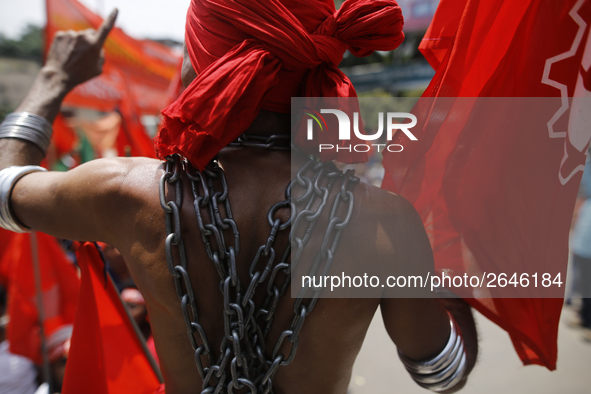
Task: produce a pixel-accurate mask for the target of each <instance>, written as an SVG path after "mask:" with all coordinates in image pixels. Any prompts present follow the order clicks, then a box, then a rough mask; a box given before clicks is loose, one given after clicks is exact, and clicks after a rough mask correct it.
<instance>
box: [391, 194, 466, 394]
mask: <svg viewBox="0 0 591 394" xmlns="http://www.w3.org/2000/svg"><path fill="white" fill-rule="evenodd" d="M396 206H397V212H399V216H398V217H397V221H396V226H395V227H394V228H392V230H391V231H392V233H393V234H392V239H394V240H395V245H396V246H395V247H396V258H397V267H400V268H399V270H398V272H399V273H400V274H402V275H418V276H422V277H425V275H426V274H427V272H431V273H434V263H433V253H432V251H431V245H430V243H429V240H428V238H427V235H426V233H425V229H424V227H423V224H422V222H421V219H420V217H419V215H418V214H417V212H416V211H415V210H414V208H413V207H412V205H411V204H410V203H408V202H406V201H405V200H403V199H401V198H399V200H398V201H397V204H396ZM392 295H393V294H391V293H390V294H389V293H388V291H386V292H385V293H384V297H383V298H382V301H381V303H380V308H381V312H382V318H383V320H384V324H385V326H386V330H387V331H388V334H389V335H390V338H391V339H392V341H393V342H394V343H395V344H396V346H397V347H398V350H399V352H400V353H402V354H403V355H404V358H406V359H407V360H410V361H411V362H415V361H416V362H425V361H429V360H433V359H434V358H436V357H437V356H438V355H445V349H446V346H447V345H448V342H449V341H450V332H451V329H450V328H451V325H450V318H449V314H451V316H453V320H455V324H456V325H457V326H456V327H459V331H460V332H461V337H462V338H463V343H464V347H465V349H466V365H465V373H464V376H463V378H462V379H461V380H460V381H459V382H458V383H456V384H455V385H454V386H453V387H451V388H449V389H448V390H445V391H441V392H445V393H453V392H455V391H458V390H459V389H460V388H462V387H463V386H464V384H465V382H466V380H467V377H468V374H469V373H470V371H471V370H472V368H473V367H474V364H475V362H476V355H477V352H478V342H477V338H476V327H475V325H474V319H473V317H472V313H471V309H470V306H469V305H468V304H467V303H466V302H465V301H463V300H462V299H450V298H447V299H439V298H436V296H434V297H431V298H392ZM397 297H400V294H398V295H397ZM452 339H453V338H452Z"/></svg>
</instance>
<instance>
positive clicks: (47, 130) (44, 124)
mask: <svg viewBox="0 0 591 394" xmlns="http://www.w3.org/2000/svg"><path fill="white" fill-rule="evenodd" d="M52 133H53V128H52V127H51V123H49V122H48V121H47V119H45V118H44V117H42V116H39V115H35V114H32V113H29V112H13V113H11V114H8V115H7V116H6V118H5V119H4V121H3V122H2V124H0V138H18V139H21V140H25V141H29V142H31V143H33V144H35V145H37V147H38V148H39V149H41V151H42V152H43V154H44V155H45V153H47V148H48V147H49V143H50V142H51V134H52Z"/></svg>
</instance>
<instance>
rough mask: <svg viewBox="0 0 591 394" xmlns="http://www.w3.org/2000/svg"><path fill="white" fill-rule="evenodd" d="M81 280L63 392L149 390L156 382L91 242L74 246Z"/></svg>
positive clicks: (98, 393) (95, 393)
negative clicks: (76, 249)
mask: <svg viewBox="0 0 591 394" xmlns="http://www.w3.org/2000/svg"><path fill="white" fill-rule="evenodd" d="M78 262H79V264H80V270H81V278H82V283H81V287H80V297H79V303H78V309H77V311H76V321H75V323H74V332H73V334H72V347H71V348H70V355H69V357H68V363H67V365H66V373H65V377H64V385H63V390H62V393H64V394H69V393H73V394H78V393H87V394H119V393H121V394H124V393H137V394H152V393H154V392H155V391H156V390H157V389H158V387H159V386H160V382H159V380H158V378H157V376H156V374H155V373H154V370H153V369H152V367H151V365H150V363H149V362H148V359H147V357H146V353H145V352H144V349H143V348H142V345H141V342H140V339H139V338H138V336H137V335H136V333H135V331H134V329H133V326H132V325H131V322H130V321H129V318H128V317H127V313H126V312H125V309H124V308H125V307H124V306H123V304H122V302H121V300H120V299H119V296H118V294H117V289H115V287H114V285H113V283H112V282H111V281H110V280H109V279H108V276H107V275H106V273H105V272H104V269H105V267H104V264H103V262H102V259H101V257H100V255H99V253H98V251H97V250H96V248H95V246H94V245H92V244H90V243H86V244H84V245H82V246H81V247H80V249H79V250H78Z"/></svg>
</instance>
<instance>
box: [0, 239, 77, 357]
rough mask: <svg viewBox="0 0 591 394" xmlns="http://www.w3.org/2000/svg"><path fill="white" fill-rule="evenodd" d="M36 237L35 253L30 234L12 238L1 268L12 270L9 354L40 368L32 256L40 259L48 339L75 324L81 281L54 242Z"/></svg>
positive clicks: (10, 273) (37, 317) (9, 295)
mask: <svg viewBox="0 0 591 394" xmlns="http://www.w3.org/2000/svg"><path fill="white" fill-rule="evenodd" d="M36 235H37V250H35V251H33V249H32V247H34V246H32V244H31V235H30V234H13V235H12V236H11V237H10V241H9V244H8V245H7V247H6V249H5V250H4V253H3V255H2V260H1V261H0V266H3V267H10V268H11V269H10V272H9V273H8V277H9V278H8V280H9V293H8V314H9V315H10V324H9V326H8V340H9V341H10V351H11V352H12V353H14V354H19V355H21V356H24V357H27V358H29V359H31V360H33V361H34V362H36V363H37V364H41V362H42V357H41V338H40V329H39V314H38V308H37V307H38V305H37V290H36V286H35V276H34V272H35V270H34V268H33V253H36V254H37V256H38V259H39V270H40V276H41V292H42V297H43V310H44V319H45V320H44V331H45V337H46V338H49V337H50V336H51V334H53V333H54V332H55V331H56V330H58V329H60V328H61V327H63V326H64V325H70V324H73V323H74V315H75V311H76V304H77V300H78V287H79V283H80V281H79V279H78V275H77V273H76V269H75V267H74V265H73V264H72V263H70V262H69V261H68V260H67V258H66V256H65V254H64V251H63V250H62V248H61V247H60V246H59V244H58V243H57V241H56V240H55V238H53V237H51V236H49V235H46V234H43V233H36Z"/></svg>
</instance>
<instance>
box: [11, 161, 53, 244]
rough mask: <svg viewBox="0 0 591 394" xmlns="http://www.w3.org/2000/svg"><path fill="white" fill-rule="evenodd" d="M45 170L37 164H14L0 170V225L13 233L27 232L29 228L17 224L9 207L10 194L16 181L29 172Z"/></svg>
mask: <svg viewBox="0 0 591 394" xmlns="http://www.w3.org/2000/svg"><path fill="white" fill-rule="evenodd" d="M38 171H47V170H46V169H45V168H43V167H39V166H22V167H21V166H14V167H8V168H5V169H3V170H2V171H0V227H2V228H3V229H5V230H9V231H14V232H15V233H27V232H29V231H30V229H28V228H26V227H24V226H23V225H21V224H19V223H18V222H17V221H16V219H15V218H14V216H13V215H12V211H11V209H10V196H11V194H12V189H14V185H15V184H16V182H17V181H18V180H19V179H21V178H22V177H23V176H25V175H27V174H30V173H31V172H38Z"/></svg>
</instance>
